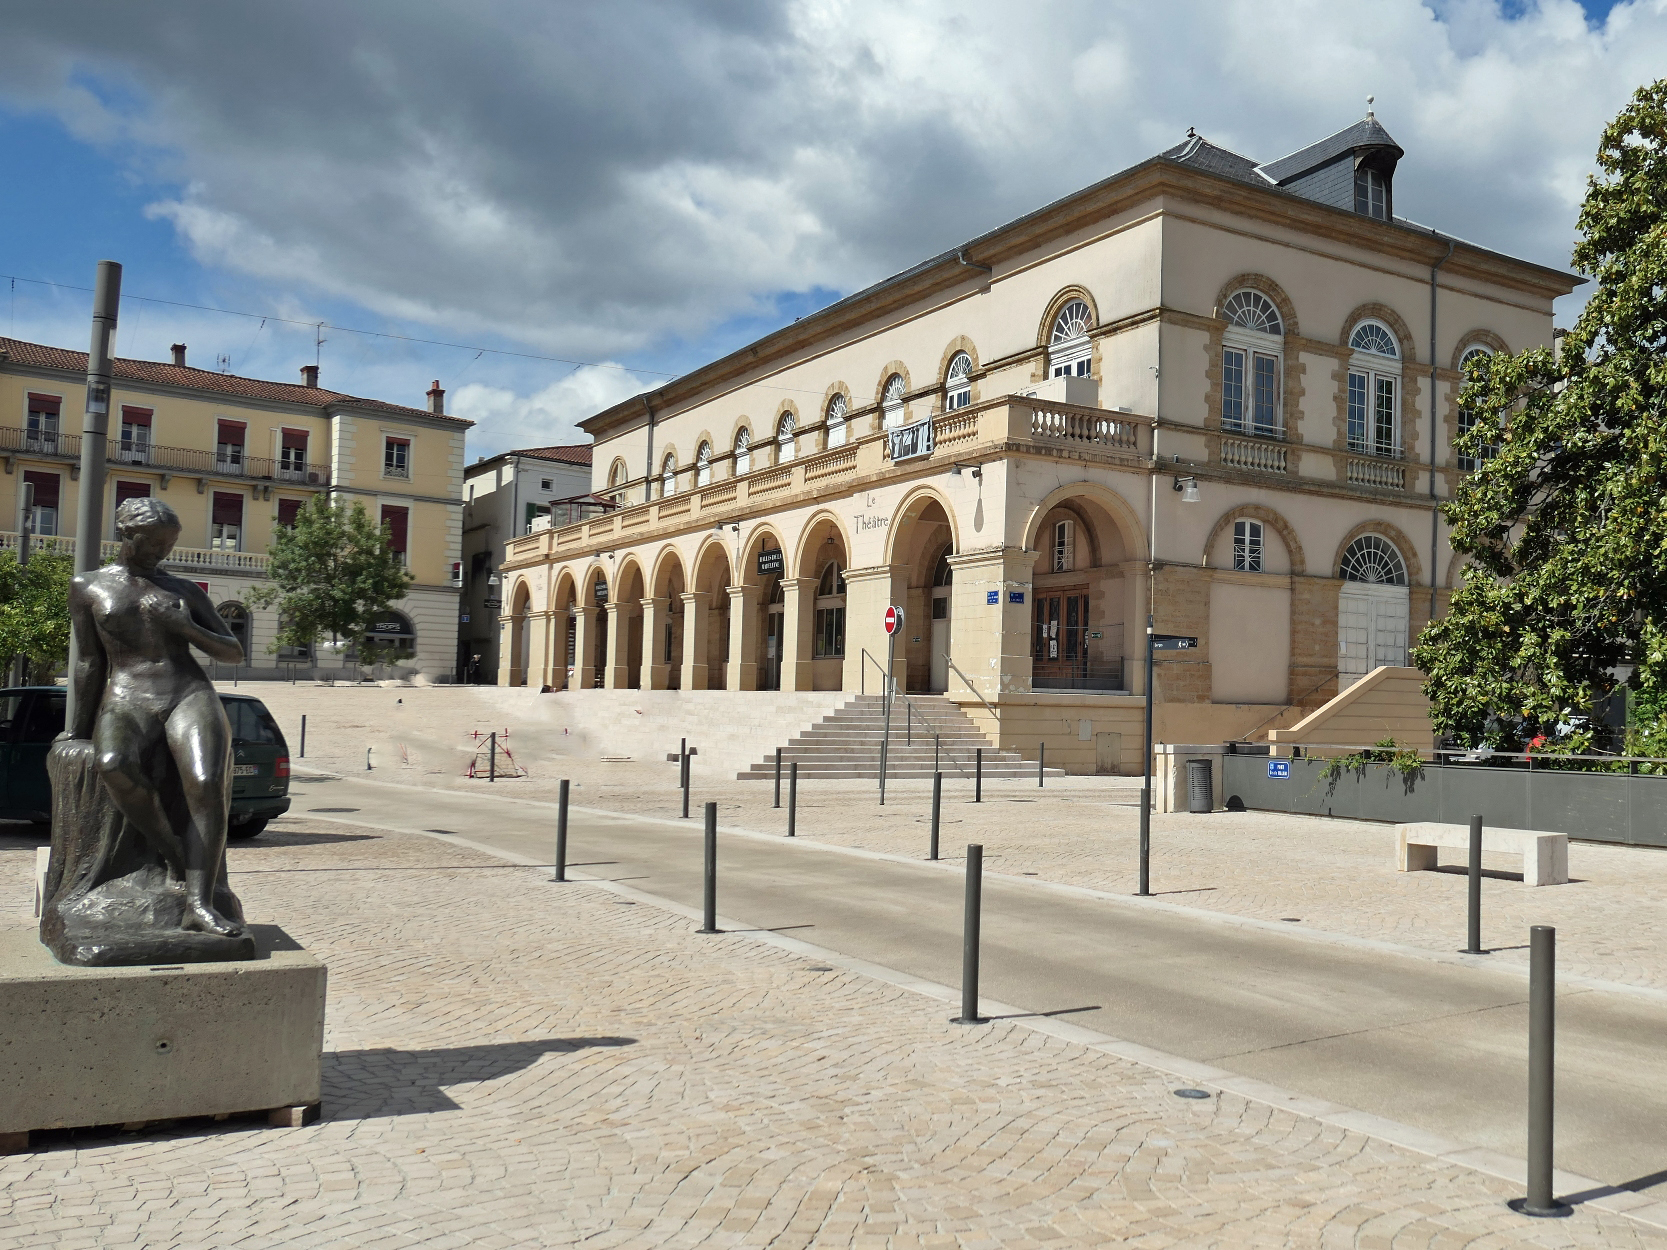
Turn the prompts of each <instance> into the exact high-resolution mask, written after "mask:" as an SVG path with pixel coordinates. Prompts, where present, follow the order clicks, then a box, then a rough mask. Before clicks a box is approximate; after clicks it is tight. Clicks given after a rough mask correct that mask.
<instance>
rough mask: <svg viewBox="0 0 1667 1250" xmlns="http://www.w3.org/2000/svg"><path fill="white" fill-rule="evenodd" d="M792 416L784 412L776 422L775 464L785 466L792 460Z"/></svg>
mask: <svg viewBox="0 0 1667 1250" xmlns="http://www.w3.org/2000/svg"><path fill="white" fill-rule="evenodd" d="M794 441H795V440H794V438H793V414H792V413H791V412H784V413H782V414H781V420H779V421H777V422H776V463H777V464H786V463H787V462H788V461H789V460H791V459H793V447H794Z"/></svg>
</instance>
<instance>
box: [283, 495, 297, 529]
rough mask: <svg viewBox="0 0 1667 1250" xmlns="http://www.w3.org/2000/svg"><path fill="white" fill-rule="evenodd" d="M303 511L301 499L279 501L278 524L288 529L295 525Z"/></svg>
mask: <svg viewBox="0 0 1667 1250" xmlns="http://www.w3.org/2000/svg"><path fill="white" fill-rule="evenodd" d="M300 511H301V501H300V500H299V499H280V500H278V524H279V525H282V526H284V527H285V528H286V529H287V528H289V527H290V526H293V525H294V524H295V518H296V516H297V515H298V514H299V513H300Z"/></svg>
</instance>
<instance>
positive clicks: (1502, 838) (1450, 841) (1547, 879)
mask: <svg viewBox="0 0 1667 1250" xmlns="http://www.w3.org/2000/svg"><path fill="white" fill-rule="evenodd" d="M1443 846H1445V847H1456V848H1458V849H1461V850H1463V851H1465V852H1467V853H1468V852H1469V850H1470V826H1469V825H1442V824H1436V823H1434V822H1430V821H1426V822H1421V823H1419V824H1413V825H1396V826H1395V848H1396V864H1395V866H1396V868H1397V869H1398V870H1399V871H1401V872H1423V871H1425V870H1427V869H1431V868H1434V867H1435V866H1436V852H1437V849H1438V848H1439V847H1443ZM1482 849H1483V850H1484V851H1497V852H1499V853H1501V854H1505V855H1520V856H1522V883H1523V884H1524V885H1567V884H1568V880H1569V835H1568V834H1566V833H1541V832H1538V831H1537V830H1533V829H1493V828H1490V827H1488V826H1487V825H1483V826H1482Z"/></svg>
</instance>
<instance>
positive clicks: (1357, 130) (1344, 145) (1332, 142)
mask: <svg viewBox="0 0 1667 1250" xmlns="http://www.w3.org/2000/svg"><path fill="white" fill-rule="evenodd" d="M1355 148H1393V149H1394V150H1395V159H1396V160H1397V161H1398V160H1400V159H1401V158H1402V157H1403V156H1405V155H1406V151H1405V149H1403V148H1402V147H1401V145H1400V144H1398V143H1396V142H1395V140H1393V139H1391V138H1390V137H1389V132H1388V131H1387V130H1385V129H1384V128H1383V127H1382V126H1381V125H1380V124H1379V123H1378V120H1377V118H1375V117H1368V118H1366V119H1365V120H1363V121H1358V122H1356V123H1355V124H1354V125H1352V126H1350V127H1349V128H1348V129H1347V130H1339V131H1338V132H1337V133H1336V134H1334V135H1327V136H1326V137H1325V138H1324V139H1321V140H1320V141H1319V142H1318V143H1311V144H1309V145H1308V146H1307V147H1305V148H1303V149H1302V150H1301V151H1299V152H1292V153H1291V154H1290V155H1289V156H1282V157H1280V158H1279V159H1278V160H1277V161H1269V162H1268V163H1267V164H1266V165H1260V166H1258V167H1257V168H1258V170H1259V171H1260V172H1261V173H1262V175H1263V176H1265V177H1266V178H1267V179H1268V181H1270V182H1275V183H1282V182H1286V181H1288V180H1289V179H1291V178H1295V177H1296V176H1297V175H1299V174H1305V173H1307V172H1308V171H1309V170H1311V169H1318V168H1319V167H1320V166H1321V165H1324V164H1325V163H1326V162H1327V161H1331V160H1335V159H1336V158H1337V157H1339V156H1341V155H1343V153H1345V152H1349V151H1353V150H1354V149H1355Z"/></svg>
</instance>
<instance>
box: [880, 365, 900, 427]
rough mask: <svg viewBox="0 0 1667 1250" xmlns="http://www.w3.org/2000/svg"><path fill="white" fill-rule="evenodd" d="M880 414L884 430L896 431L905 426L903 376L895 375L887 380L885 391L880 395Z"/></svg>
mask: <svg viewBox="0 0 1667 1250" xmlns="http://www.w3.org/2000/svg"><path fill="white" fill-rule="evenodd" d="M880 412H881V414H882V420H881V422H880V424H881V426H882V428H884V429H888V430H895V429H896V428H897V427H898V426H900V425H902V424H903V375H902V374H901V373H894V374H892V375H891V376H890V377H889V378H887V379H886V387H885V390H884V391H882V392H881V394H880Z"/></svg>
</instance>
